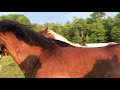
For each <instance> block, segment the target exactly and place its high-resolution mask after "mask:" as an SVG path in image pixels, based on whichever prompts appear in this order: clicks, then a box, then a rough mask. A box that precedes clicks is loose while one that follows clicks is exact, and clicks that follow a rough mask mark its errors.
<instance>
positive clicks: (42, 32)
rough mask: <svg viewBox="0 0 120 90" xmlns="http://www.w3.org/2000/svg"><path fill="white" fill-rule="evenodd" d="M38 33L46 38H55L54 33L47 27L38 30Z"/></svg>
mask: <svg viewBox="0 0 120 90" xmlns="http://www.w3.org/2000/svg"><path fill="white" fill-rule="evenodd" d="M39 33H40V34H41V35H43V36H45V37H47V38H50V39H55V37H54V35H53V34H51V33H50V32H49V30H48V27H47V28H45V30H43V31H41V32H39Z"/></svg>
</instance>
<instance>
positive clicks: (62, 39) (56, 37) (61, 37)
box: [48, 30, 84, 47]
mask: <svg viewBox="0 0 120 90" xmlns="http://www.w3.org/2000/svg"><path fill="white" fill-rule="evenodd" d="M48 32H49V33H51V34H53V35H54V37H55V39H56V40H60V41H63V42H66V43H68V44H70V45H73V46H76V47H82V46H81V45H80V44H78V43H71V42H70V41H68V40H67V39H66V38H64V37H63V36H61V35H59V34H57V33H55V32H53V31H51V30H48ZM83 47H84V46H83Z"/></svg>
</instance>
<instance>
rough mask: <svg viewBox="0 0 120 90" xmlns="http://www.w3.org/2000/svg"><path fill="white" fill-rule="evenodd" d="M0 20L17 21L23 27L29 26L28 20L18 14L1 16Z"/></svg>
mask: <svg viewBox="0 0 120 90" xmlns="http://www.w3.org/2000/svg"><path fill="white" fill-rule="evenodd" d="M0 20H12V21H17V22H20V23H22V24H25V25H30V24H31V23H30V21H29V19H28V18H27V17H26V16H24V15H20V14H9V15H2V16H0Z"/></svg>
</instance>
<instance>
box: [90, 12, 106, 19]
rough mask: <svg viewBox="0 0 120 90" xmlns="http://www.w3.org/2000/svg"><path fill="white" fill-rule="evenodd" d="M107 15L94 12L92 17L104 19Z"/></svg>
mask: <svg viewBox="0 0 120 90" xmlns="http://www.w3.org/2000/svg"><path fill="white" fill-rule="evenodd" d="M105 15H106V14H105V12H94V13H92V14H91V15H90V16H91V17H92V18H102V17H104V16H105Z"/></svg>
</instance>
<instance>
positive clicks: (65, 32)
mask: <svg viewBox="0 0 120 90" xmlns="http://www.w3.org/2000/svg"><path fill="white" fill-rule="evenodd" d="M105 16H106V13H105V12H93V13H92V14H91V15H90V18H86V19H84V18H77V17H73V20H72V21H68V22H66V23H65V24H64V25H62V24H60V23H58V22H56V23H47V22H46V23H45V24H43V25H42V24H38V23H31V22H30V20H29V19H28V18H27V17H26V16H24V15H21V14H9V15H2V16H0V20H5V19H7V20H13V21H17V22H20V23H22V24H25V25H29V26H31V28H32V29H33V30H35V31H37V32H39V31H41V30H43V29H44V28H46V27H48V28H49V29H50V30H52V31H54V32H56V33H58V34H60V35H62V36H63V37H65V38H67V39H68V40H69V41H71V42H73V43H79V44H81V45H84V44H86V43H104V42H116V43H120V12H119V13H118V14H117V15H116V16H115V17H110V16H108V17H105Z"/></svg>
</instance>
